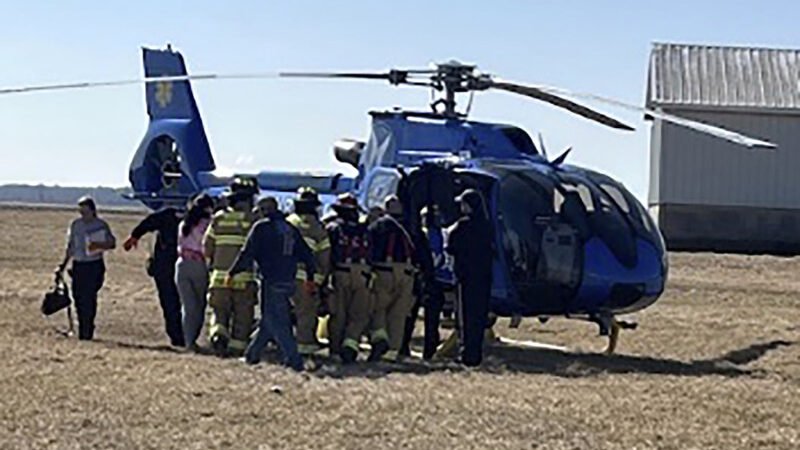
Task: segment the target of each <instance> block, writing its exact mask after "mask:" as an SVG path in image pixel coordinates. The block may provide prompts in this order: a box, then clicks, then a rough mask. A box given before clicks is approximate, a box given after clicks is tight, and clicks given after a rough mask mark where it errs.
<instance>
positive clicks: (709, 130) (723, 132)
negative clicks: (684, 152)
mask: <svg viewBox="0 0 800 450" xmlns="http://www.w3.org/2000/svg"><path fill="white" fill-rule="evenodd" d="M537 88H538V89H540V90H542V91H545V92H548V93H550V94H553V95H563V96H567V97H573V98H580V99H585V100H590V101H596V102H600V103H605V104H607V105H611V106H616V107H618V108H621V109H626V110H628V111H632V112H636V113H642V114H647V115H649V116H652V117H655V118H658V119H661V120H664V121H666V122H670V123H674V124H675V125H680V126H682V127H686V128H690V129H692V130H696V131H699V132H701V133H706V134H710V135H712V136H715V137H718V138H720V139H725V140H728V141H730V142H733V143H736V144H739V145H743V146H745V147H750V148H753V147H761V148H777V146H776V145H775V144H773V143H772V142H769V141H765V140H762V139H757V138H753V137H750V136H747V135H744V134H741V133H738V132H736V131H731V130H728V129H725V128H721V127H718V126H716V125H709V124H707V123H704V122H698V121H696V120H692V119H687V118H685V117H680V116H676V115H673V114H668V113H665V112H661V111H657V110H655V109H651V108H645V107H641V106H637V105H632V104H630V103H626V102H622V101H619V100H616V99H613V98H608V97H603V96H600V95H595V94H587V93H580V92H572V91H568V90H566V89H561V88H555V87H550V86H537Z"/></svg>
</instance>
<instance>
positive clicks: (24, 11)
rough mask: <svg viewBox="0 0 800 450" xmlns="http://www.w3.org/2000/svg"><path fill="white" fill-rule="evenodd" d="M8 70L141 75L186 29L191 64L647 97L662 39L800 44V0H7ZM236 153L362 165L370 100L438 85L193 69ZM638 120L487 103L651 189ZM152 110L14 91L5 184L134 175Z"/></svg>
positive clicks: (2, 127)
mask: <svg viewBox="0 0 800 450" xmlns="http://www.w3.org/2000/svg"><path fill="white" fill-rule="evenodd" d="M2 6H3V8H2V11H3V14H2V15H0V60H2V64H0V68H2V70H0V87H11V86H22V85H30V84H38V83H50V82H71V81H83V80H105V79H127V78H132V77H133V78H135V77H138V76H140V75H141V74H142V67H141V51H140V47H142V46H150V47H163V46H165V45H166V43H171V44H172V45H173V47H174V48H176V49H178V50H180V51H181V52H182V53H183V55H184V57H185V59H186V62H187V65H188V68H189V71H190V72H195V73H200V72H204V73H205V72H254V71H279V70H385V69H388V68H391V67H401V68H409V67H427V66H428V64H430V63H432V62H436V61H444V60H449V59H454V58H455V59H458V60H460V61H463V62H469V63H475V64H478V66H479V67H480V69H481V70H482V71H484V72H489V73H492V74H496V75H498V76H501V77H503V78H505V79H509V80H514V81H519V82H527V83H534V84H537V83H540V84H546V85H552V86H559V87H563V88H567V89H572V90H577V91H582V92H594V93H597V94H602V95H605V96H610V97H615V98H618V99H620V100H623V101H627V102H630V103H635V104H640V105H643V104H644V93H645V81H646V73H647V64H648V55H649V52H650V48H651V46H652V43H653V42H681V43H704V44H735V45H758V46H769V47H789V48H795V47H800V27H798V26H797V22H796V20H797V17H798V16H800V2H792V1H761V2H756V1H753V0H751V1H736V0H731V1H684V0H678V1H669V2H654V1H653V2H643V1H628V0H619V1H601V0H595V1H588V0H587V1H521V0H519V1H507V0H495V1H466V0H462V1H458V2H456V1H441V2H430V1H416V0H408V1H404V2H382V1H381V2H376V1H370V2H367V1H363V2H361V1H344V0H341V1H337V2H323V1H314V2H312V1H291V2H278V1H269V2H265V1H253V2H247V1H237V2H220V1H192V2H189V1H183V2H179V1H166V0H162V1H151V0H141V1H136V2H109V1H102V2H101V1H90V0H85V1H72V0H64V1H59V2H44V1H29V2H18V1H13V2H12V1H6V0H4V1H2ZM193 88H194V93H195V96H196V98H197V101H198V103H199V107H200V111H201V114H202V116H203V120H204V123H205V126H206V132H207V134H208V136H209V140H210V142H211V146H212V151H213V152H214V154H215V158H216V160H217V165H218V166H220V167H221V168H225V169H231V170H241V171H250V172H252V171H260V170H304V169H320V170H328V171H342V172H345V173H352V172H351V171H350V170H349V168H348V167H345V166H343V165H342V164H340V163H338V162H336V161H335V159H334V158H333V152H332V145H333V142H334V141H335V140H337V139H339V138H342V137H352V138H361V139H365V138H366V137H367V133H368V130H369V123H368V121H369V117H368V115H367V112H368V111H370V110H375V109H378V110H380V109H386V108H391V107H394V106H402V107H405V108H417V109H423V110H426V109H427V108H428V106H427V104H428V100H429V92H428V91H426V90H423V89H413V88H408V87H406V88H396V87H390V86H389V85H388V84H383V83H380V82H371V83H370V82H362V81H346V82H343V81H338V82H337V81H298V80H263V81H254V80H249V81H217V82H211V81H205V82H197V83H195V84H194V85H193ZM597 107H598V109H600V110H602V111H604V112H607V113H609V114H611V115H614V116H615V117H617V118H619V119H622V120H624V121H626V122H627V123H630V124H633V125H635V126H636V127H637V130H636V131H635V132H633V133H626V132H622V131H616V130H612V129H607V128H605V127H603V126H600V125H596V124H594V123H592V122H589V121H586V120H584V119H581V118H579V117H577V116H572V115H571V114H568V113H566V112H563V111H561V110H558V109H556V108H553V107H550V106H547V105H544V104H538V103H537V102H534V101H531V100H527V99H525V98H524V97H519V96H514V95H511V94H505V93H479V94H477V95H476V98H475V103H474V105H473V108H472V112H471V116H470V117H471V119H475V120H480V119H484V120H489V121H499V122H504V123H512V124H516V125H519V126H521V127H522V128H524V129H526V130H527V131H528V132H529V133H530V134H531V135H532V136H534V137H535V135H536V134H537V133H539V132H541V133H542V134H543V135H544V137H545V141H546V143H547V147H548V149H549V151H550V153H551V154H557V153H560V151H561V150H563V149H565V148H567V147H573V152H572V154H571V155H570V158H569V162H571V163H573V164H579V165H583V166H587V167H590V168H592V169H596V170H599V171H602V172H605V173H607V174H609V175H611V176H612V177H614V178H616V179H618V180H620V181H621V182H622V183H623V184H625V185H626V186H627V187H628V188H629V189H630V190H631V191H632V192H633V193H634V194H635V195H636V196H637V197H638V198H640V199H642V200H643V199H645V198H646V196H647V183H648V167H649V166H648V164H649V162H648V146H649V128H650V125H648V124H647V123H646V122H644V121H642V120H641V119H642V118H641V117H640V116H638V115H637V114H632V113H629V112H626V111H617V110H614V109H613V108H609V107H603V106H601V105H597ZM146 128H147V116H146V112H145V104H144V88H143V86H127V87H119V88H103V89H95V90H73V91H63V92H52V93H30V94H22V95H16V96H0V184H5V183H18V182H22V183H37V184H38V183H45V184H60V185H70V186H95V185H108V186H125V185H127V174H128V165H129V163H130V159H131V157H132V155H133V152H134V150H135V149H136V147H137V146H138V144H139V142H140V140H141V139H142V137H143V135H144V132H145V130H146Z"/></svg>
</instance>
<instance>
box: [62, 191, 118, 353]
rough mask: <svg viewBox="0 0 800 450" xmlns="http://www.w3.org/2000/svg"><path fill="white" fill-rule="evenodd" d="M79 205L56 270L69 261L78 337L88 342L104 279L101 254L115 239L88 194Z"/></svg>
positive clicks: (92, 331)
mask: <svg viewBox="0 0 800 450" xmlns="http://www.w3.org/2000/svg"><path fill="white" fill-rule="evenodd" d="M78 207H79V208H80V214H81V216H80V217H79V218H77V219H75V220H73V221H72V223H71V224H70V226H69V231H68V232H67V251H66V253H65V255H64V261H63V262H62V263H61V265H60V266H58V272H59V273H61V272H63V271H64V269H65V268H66V267H67V264H68V263H69V261H70V260H72V269H71V270H70V277H71V278H72V295H73V297H74V298H75V309H76V310H77V312H78V339H80V340H82V341H90V340H92V338H94V319H95V316H96V315H97V293H98V292H99V291H100V288H102V287H103V282H104V281H105V274H106V266H105V263H104V262H103V253H104V252H106V251H108V250H113V249H114V247H115V246H116V245H117V241H116V239H115V238H114V234H113V233H112V232H111V228H110V227H109V226H108V223H106V221H105V220H103V219H100V218H99V217H97V206H96V205H95V203H94V200H93V199H92V198H91V197H81V199H80V200H78Z"/></svg>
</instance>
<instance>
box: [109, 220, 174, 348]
mask: <svg viewBox="0 0 800 450" xmlns="http://www.w3.org/2000/svg"><path fill="white" fill-rule="evenodd" d="M182 219H183V211H181V210H178V209H177V208H172V207H167V208H164V209H161V210H159V211H156V212H154V213H152V214H149V215H148V216H147V217H145V218H144V220H142V221H141V222H139V224H138V225H136V227H135V228H134V229H133V230H132V231H131V235H130V237H128V239H127V240H125V243H124V244H123V248H124V249H125V251H126V252H127V251H130V250H131V249H133V248H136V246H137V245H138V243H139V240H140V239H141V238H142V236H144V235H145V234H147V233H156V244H155V247H154V248H153V256H152V258H151V259H150V260H148V265H147V274H148V275H150V276H151V277H153V280H154V281H155V283H156V290H157V291H158V299H159V302H160V303H161V310H162V312H163V314H164V324H165V327H166V331H167V336H169V340H170V343H171V344H172V345H174V346H176V347H184V346H185V345H186V342H185V339H184V336H183V326H182V325H181V302H180V298H179V296H178V287H177V286H176V285H175V263H176V262H177V260H178V225H179V224H180V222H181V220H182Z"/></svg>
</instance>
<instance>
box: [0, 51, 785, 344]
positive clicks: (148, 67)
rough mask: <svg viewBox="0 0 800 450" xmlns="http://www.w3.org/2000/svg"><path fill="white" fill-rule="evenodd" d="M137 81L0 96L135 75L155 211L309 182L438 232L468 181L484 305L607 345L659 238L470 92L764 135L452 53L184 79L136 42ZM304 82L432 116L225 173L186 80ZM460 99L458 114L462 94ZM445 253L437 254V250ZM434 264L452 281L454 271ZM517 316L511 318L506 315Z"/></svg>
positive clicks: (383, 121) (659, 256)
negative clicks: (478, 213)
mask: <svg viewBox="0 0 800 450" xmlns="http://www.w3.org/2000/svg"><path fill="white" fill-rule="evenodd" d="M142 52H143V53H142V55H143V63H144V74H145V77H144V78H143V79H139V80H123V81H119V82H99V83H73V84H62V85H49V86H34V87H28V88H21V89H5V90H0V95H1V94H5V93H17V92H28V91H38V90H49V89H61V88H67V89H71V88H84V87H94V86H107V85H118V84H131V83H144V85H145V93H146V104H147V114H148V116H149V119H150V120H149V124H148V128H147V131H146V133H145V135H144V137H143V139H142V141H141V143H140V145H139V146H138V148H137V149H136V151H135V153H134V156H133V159H132V161H131V164H130V169H129V179H130V183H131V187H132V189H133V193H132V194H131V195H130V198H132V199H136V200H139V201H141V202H142V203H143V204H144V205H146V206H147V207H148V208H151V209H158V208H161V207H162V206H165V205H169V204H182V203H185V202H186V200H187V199H189V198H191V197H192V196H194V195H197V194H199V193H201V192H205V193H209V194H211V195H213V196H220V195H222V194H223V193H224V192H225V190H226V189H227V186H228V184H229V183H230V181H231V180H232V177H233V176H252V177H254V178H255V179H256V180H257V182H258V185H259V188H260V190H261V194H262V195H271V196H274V197H276V198H278V199H279V202H281V203H282V204H283V205H284V206H286V207H288V206H289V205H290V204H291V199H292V198H293V197H294V193H295V192H296V191H297V189H298V188H300V187H312V188H314V189H315V190H316V191H317V192H318V193H319V195H320V199H321V201H322V203H323V205H324V206H323V208H329V207H330V205H331V204H332V203H333V202H334V201H335V199H336V197H337V196H338V195H340V194H342V193H353V194H354V195H355V196H356V197H357V198H358V200H359V203H360V205H362V206H363V207H364V208H367V209H368V208H373V207H377V206H380V205H382V203H383V201H384V199H385V198H386V197H387V196H389V195H392V194H394V195H397V196H398V197H399V198H400V200H401V201H402V202H403V204H404V210H405V215H406V217H405V219H406V223H407V224H408V226H409V227H410V228H411V229H412V230H416V229H418V228H420V227H422V221H423V217H422V212H423V211H431V210H435V211H437V214H438V220H439V221H440V222H441V225H442V229H444V230H446V229H447V226H449V225H450V224H452V223H454V222H455V221H456V220H457V219H458V217H459V210H458V205H457V204H456V201H455V200H454V199H455V198H456V197H457V196H458V195H459V194H460V193H461V192H463V191H464V190H466V189H476V190H478V191H480V192H481V193H482V194H483V196H484V198H485V199H486V204H487V208H488V214H489V217H490V218H491V219H492V225H493V229H494V236H493V240H494V242H493V244H494V247H495V248H496V252H495V254H494V256H493V285H492V290H491V300H490V310H491V311H492V312H493V313H494V314H496V315H497V316H500V317H512V318H513V319H519V318H521V317H535V318H538V319H539V320H540V321H542V322H544V321H546V320H548V319H549V318H551V317H566V318H570V319H578V320H584V321H589V322H593V323H595V324H596V325H597V326H598V327H599V331H600V335H601V336H607V337H608V340H609V342H608V347H607V349H606V351H607V353H612V352H614V350H615V348H616V345H617V340H618V336H619V333H620V330H621V329H625V328H635V327H636V324H635V323H630V322H626V321H623V320H619V319H618V317H619V316H621V315H625V314H630V313H634V312H637V311H640V310H642V309H644V308H647V307H648V306H651V305H652V304H654V303H655V302H656V301H657V300H658V299H659V297H660V296H661V294H662V293H663V291H664V288H665V284H666V281H667V277H668V272H669V262H668V255H667V250H666V247H665V243H664V240H663V237H662V235H661V233H660V231H659V229H658V227H657V225H656V224H655V222H654V221H653V219H652V218H651V217H650V215H649V213H648V212H647V210H646V209H645V208H644V206H642V204H641V203H639V201H638V200H637V199H636V198H635V197H634V196H633V195H632V194H631V193H630V192H629V191H628V190H627V189H626V188H625V187H624V186H623V185H622V184H621V183H620V182H618V181H616V180H614V179H613V178H611V177H610V176H608V175H605V174H602V173H599V172H596V171H592V170H588V169H585V168H581V167H579V166H576V165H571V164H567V163H566V158H567V156H568V155H569V153H570V151H571V149H567V150H566V151H565V152H563V153H562V154H561V155H559V156H557V157H555V158H550V157H549V155H548V154H547V150H546V148H545V146H544V142H543V140H542V139H541V135H539V139H538V142H536V143H534V140H533V139H532V138H531V136H530V135H529V134H528V133H527V132H526V131H525V130H523V129H521V128H519V127H517V126H514V125H509V124H502V123H488V122H482V121H473V120H470V119H469V118H468V113H469V109H470V107H471V104H472V100H473V95H474V94H475V93H476V92H480V91H487V90H491V91H505V92H509V93H513V94H517V95H522V96H526V97H529V98H532V99H535V100H538V101H542V102H546V103H549V104H551V105H553V106H555V107H558V108H561V109H564V110H566V111H569V112H571V113H573V114H577V115H579V116H581V117H583V118H584V119H588V120H591V121H594V122H597V123H600V124H602V125H605V126H608V127H611V128H615V129H619V130H625V131H631V130H633V129H634V128H633V127H632V126H630V125H627V124H625V123H623V122H621V121H619V120H617V119H615V118H612V117H610V116H608V115H606V114H604V113H600V112H598V111H595V110H593V109H591V108H589V107H587V106H584V105H582V104H580V103H577V102H576V101H574V100H572V99H582V100H587V101H593V102H598V103H604V104H607V105H610V106H613V107H617V108H622V109H626V110H629V111H634V112H637V113H641V114H644V115H645V117H646V118H648V119H654V120H662V121H666V122H670V123H673V124H676V125H679V126H685V127H689V128H692V129H695V130H697V131H699V132H703V133H708V134H711V135H714V136H716V137H719V138H722V139H727V140H730V141H732V142H735V143H737V144H740V145H743V146H747V147H763V148H772V147H774V145H772V144H771V143H769V142H766V141H763V140H759V139H755V138H751V137H748V136H744V135H742V134H739V133H736V132H733V131H730V130H725V129H722V128H718V127H715V126H712V125H709V124H705V123H701V122H696V121H692V120H689V119H685V118H682V117H677V116H674V115H670V114H666V113H663V112H661V111H657V110H652V109H648V108H642V107H638V106H635V105H630V104H627V103H623V102H619V101H617V100H614V99H609V98H606V97H602V96H598V95H595V94H585V93H576V92H571V91H567V90H564V89H560V88H555V87H549V86H538V85H537V86H534V85H526V84H520V83H514V82H510V81H505V80H502V79H499V78H497V77H495V76H492V75H489V74H485V73H481V72H479V71H478V69H477V67H476V66H474V65H468V64H462V63H459V62H456V61H449V62H445V63H441V64H436V65H434V66H432V67H428V68H423V69H411V70H403V69H392V70H389V71H385V72H282V73H277V74H274V73H269V74H267V73H263V74H260V73H256V74H227V75H226V74H198V75H189V74H188V72H187V69H186V64H185V61H184V59H183V56H182V55H181V54H180V52H177V51H174V50H173V49H172V48H171V46H167V48H166V49H151V48H143V49H142ZM226 78H227V79H238V78H294V79H298V78H306V79H339V80H343V79H353V80H372V81H384V82H388V83H389V84H390V85H393V86H398V85H408V86H417V87H421V88H425V89H429V90H431V92H432V93H433V94H434V100H433V101H432V103H431V104H430V110H428V111H406V110H399V109H392V110H386V111H372V112H370V116H371V133H370V135H369V137H368V138H367V139H366V140H358V139H343V140H341V141H339V142H337V143H336V144H335V145H334V154H335V157H336V159H337V160H338V161H340V162H342V163H344V164H348V165H350V166H352V167H353V168H355V169H356V170H357V175H356V176H354V177H348V176H345V175H342V174H341V173H317V172H307V173H292V172H270V171H265V172H258V173H250V174H246V173H237V174H232V175H223V174H220V172H219V171H218V170H217V167H216V164H215V161H214V157H213V154H212V152H211V148H210V145H209V141H208V138H207V136H206V134H205V130H204V127H203V122H202V119H201V116H200V112H199V108H198V106H197V103H196V101H195V99H194V95H193V93H192V87H191V84H190V82H191V81H192V80H204V79H226ZM461 94H467V95H469V105H468V106H467V107H466V109H464V110H459V108H458V104H457V97H458V96H459V95H461ZM445 259H446V258H445ZM444 269H445V270H443V271H437V277H438V278H440V280H439V281H440V282H442V283H445V284H448V283H450V284H452V283H453V280H454V278H453V276H452V268H451V267H449V266H445V267H444ZM512 323H513V320H512Z"/></svg>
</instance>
